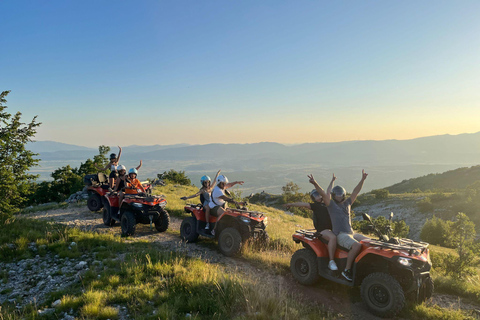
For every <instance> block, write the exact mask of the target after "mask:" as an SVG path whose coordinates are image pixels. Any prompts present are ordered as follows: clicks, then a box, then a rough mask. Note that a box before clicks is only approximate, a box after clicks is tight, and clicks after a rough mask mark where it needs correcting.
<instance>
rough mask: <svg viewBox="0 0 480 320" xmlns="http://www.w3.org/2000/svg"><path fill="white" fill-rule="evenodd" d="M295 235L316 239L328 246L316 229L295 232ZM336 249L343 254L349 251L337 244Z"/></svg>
mask: <svg viewBox="0 0 480 320" xmlns="http://www.w3.org/2000/svg"><path fill="white" fill-rule="evenodd" d="M296 233H299V234H302V235H304V236H305V237H306V238H307V239H308V238H309V239H318V240H320V241H322V242H323V243H324V244H325V245H328V240H327V239H325V238H324V237H322V235H321V234H320V232H319V231H317V230H316V229H307V230H297V231H296ZM337 249H340V250H343V251H345V252H349V251H350V249H347V248H345V247H342V246H339V245H338V244H337Z"/></svg>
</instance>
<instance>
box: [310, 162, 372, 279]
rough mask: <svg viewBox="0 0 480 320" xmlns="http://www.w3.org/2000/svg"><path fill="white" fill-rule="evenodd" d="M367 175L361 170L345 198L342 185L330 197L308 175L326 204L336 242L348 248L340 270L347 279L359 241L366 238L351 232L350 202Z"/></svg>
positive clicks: (356, 194)
mask: <svg viewBox="0 0 480 320" xmlns="http://www.w3.org/2000/svg"><path fill="white" fill-rule="evenodd" d="M367 176H368V174H367V173H365V170H362V178H361V179H360V182H359V183H358V185H357V186H356V187H355V189H353V191H352V194H351V195H350V197H348V198H346V195H347V192H346V191H345V189H344V188H343V187H341V186H336V187H334V188H333V189H332V192H331V194H332V198H331V199H330V196H328V195H327V194H326V193H325V191H324V190H323V189H322V187H320V185H319V184H318V183H317V181H315V178H314V177H313V175H309V176H308V178H309V179H310V180H309V182H310V183H311V184H313V185H314V186H315V189H316V190H317V191H318V193H320V195H321V196H322V198H323V200H324V202H325V205H326V206H327V209H328V213H329V214H330V219H331V220H332V231H333V233H334V234H335V235H336V236H337V244H338V245H339V246H342V247H344V248H347V249H349V250H350V251H349V252H348V255H347V264H346V266H345V270H343V271H342V276H343V277H344V278H345V279H347V280H348V281H352V278H353V275H352V264H353V261H354V260H355V258H356V257H357V255H358V254H359V253H360V250H361V249H362V245H361V243H360V241H362V240H365V239H368V237H365V236H364V235H362V234H359V233H354V232H353V229H352V217H351V209H352V204H353V203H354V202H355V200H356V199H357V196H358V194H359V193H360V191H361V190H362V187H363V183H364V182H365V179H367Z"/></svg>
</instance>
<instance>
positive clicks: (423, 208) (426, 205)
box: [417, 197, 433, 213]
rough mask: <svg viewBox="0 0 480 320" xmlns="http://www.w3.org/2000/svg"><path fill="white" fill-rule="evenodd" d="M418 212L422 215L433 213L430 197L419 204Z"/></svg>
mask: <svg viewBox="0 0 480 320" xmlns="http://www.w3.org/2000/svg"><path fill="white" fill-rule="evenodd" d="M417 206H418V210H420V212H422V213H427V212H432V211H433V203H432V200H431V199H430V198H429V197H425V198H423V199H422V200H420V201H418V202H417Z"/></svg>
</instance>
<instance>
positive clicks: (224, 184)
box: [209, 175, 243, 218]
mask: <svg viewBox="0 0 480 320" xmlns="http://www.w3.org/2000/svg"><path fill="white" fill-rule="evenodd" d="M236 184H240V185H242V184H243V181H234V182H230V183H229V182H228V179H227V177H225V176H224V175H220V176H218V178H217V185H216V186H215V188H213V191H212V196H211V197H210V203H209V206H210V214H211V215H212V216H214V217H219V218H220V217H221V216H223V214H224V213H225V208H226V203H227V202H231V203H234V204H239V203H237V202H236V201H235V200H233V198H231V197H227V196H226V195H225V190H226V189H228V188H231V187H233V186H234V185H236Z"/></svg>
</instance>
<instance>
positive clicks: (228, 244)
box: [218, 227, 242, 257]
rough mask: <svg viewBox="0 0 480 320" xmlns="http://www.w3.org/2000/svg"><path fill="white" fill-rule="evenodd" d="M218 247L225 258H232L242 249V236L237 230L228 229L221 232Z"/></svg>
mask: <svg viewBox="0 0 480 320" xmlns="http://www.w3.org/2000/svg"><path fill="white" fill-rule="evenodd" d="M218 247H219V248H220V252H222V253H223V254H224V255H226V256H227V257H232V256H234V255H236V254H238V253H239V252H240V249H242V236H241V235H240V232H238V230H237V229H235V228H232V227H229V228H225V229H223V230H222V232H221V233H220V236H219V237H218Z"/></svg>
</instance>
